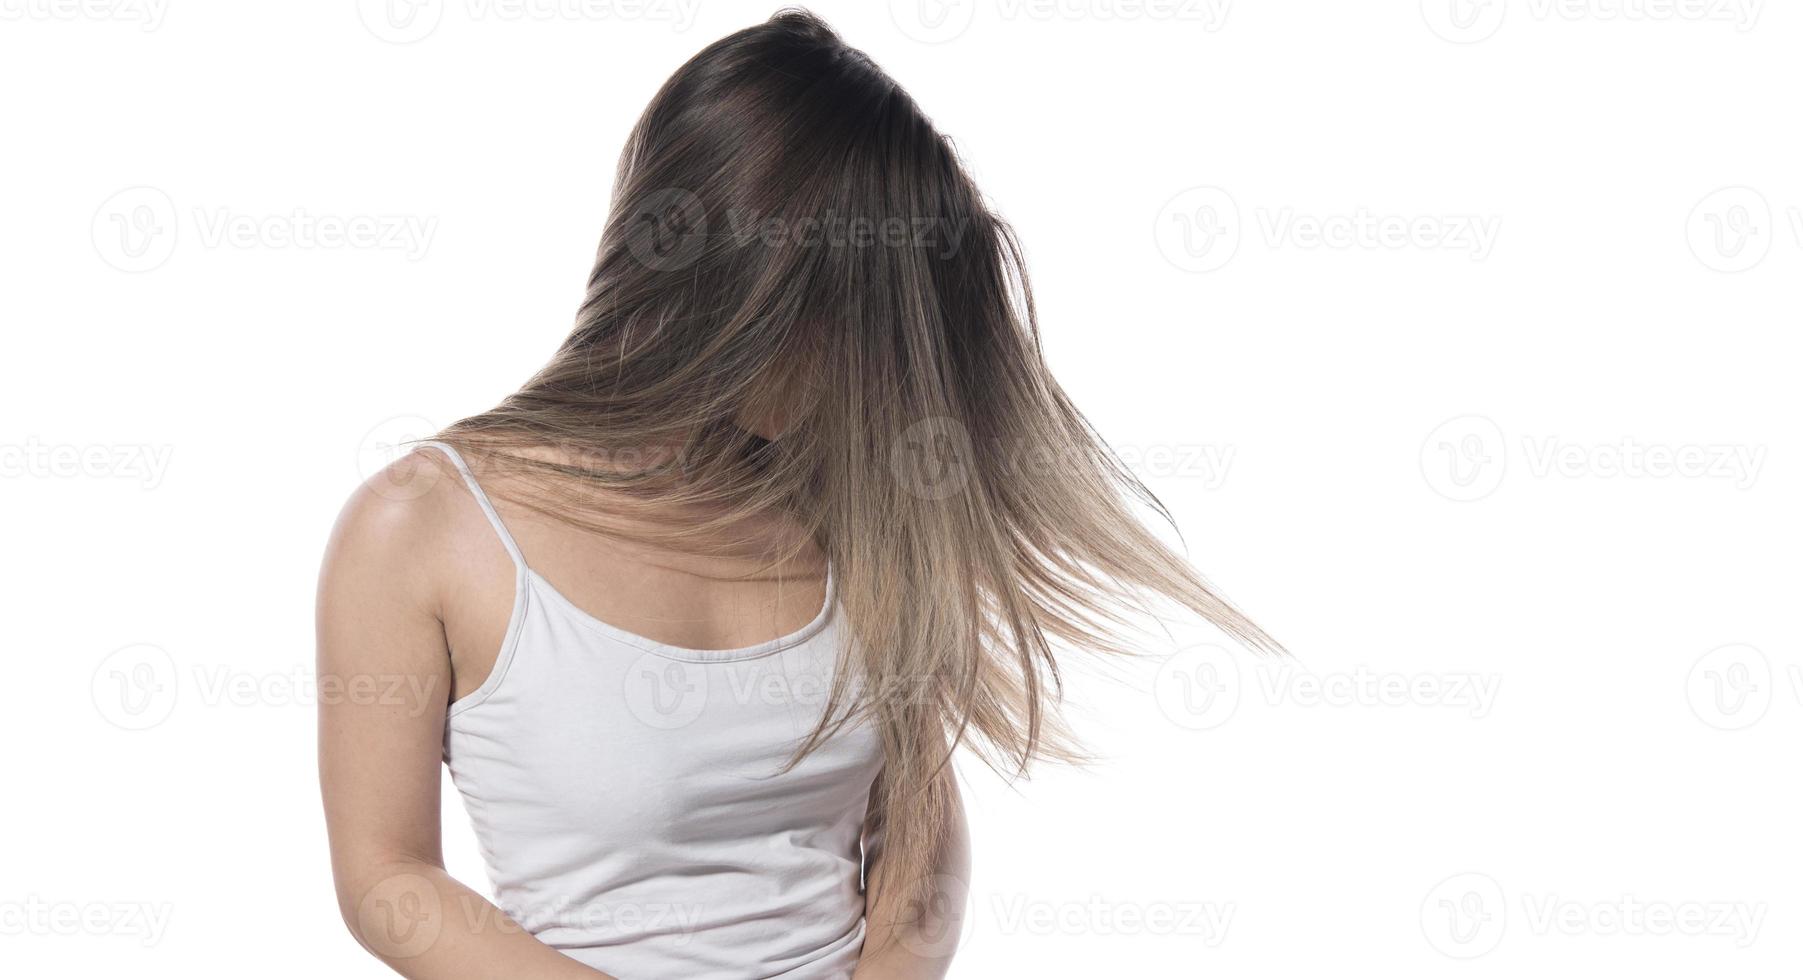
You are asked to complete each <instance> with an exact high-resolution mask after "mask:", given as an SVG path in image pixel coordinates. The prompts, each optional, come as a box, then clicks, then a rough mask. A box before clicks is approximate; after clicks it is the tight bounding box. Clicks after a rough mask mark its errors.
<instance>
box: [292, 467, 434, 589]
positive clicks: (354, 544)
mask: <svg viewBox="0 0 1803 980" xmlns="http://www.w3.org/2000/svg"><path fill="white" fill-rule="evenodd" d="M466 493H467V491H465V490H464V487H463V481H462V478H461V476H460V475H459V473H458V471H457V468H456V467H455V466H453V465H452V464H451V462H450V461H449V460H448V459H446V458H445V456H444V455H443V454H442V453H440V452H438V451H436V450H432V449H416V450H414V451H413V452H410V453H408V454H407V455H405V456H403V457H401V458H400V459H397V460H395V461H394V462H392V463H390V464H389V465H388V466H386V467H384V468H383V469H382V470H381V471H380V472H378V473H376V474H375V475H373V476H371V477H370V478H369V479H367V480H365V481H364V482H363V483H362V484H361V485H359V486H358V487H357V489H356V490H355V491H353V492H352V493H351V495H350V498H349V499H348V500H346V501H345V504H344V507H343V509H342V510H341V511H339V514H338V520H337V523H336V524H335V525H334V526H333V528H332V535H331V540H330V541H329V543H328V544H327V546H326V555H325V562H324V567H323V569H322V573H321V588H322V591H323V590H324V589H325V588H326V587H327V586H328V585H329V584H331V583H332V582H342V583H344V584H346V585H348V586H350V587H353V588H356V589H358V590H360V591H361V590H368V589H373V590H377V591H380V592H381V593H383V594H385V595H387V596H390V597H395V596H397V595H407V596H411V597H412V598H414V599H416V600H418V601H420V602H421V603H431V602H433V601H434V600H435V598H436V596H437V595H438V594H439V592H440V589H441V583H439V582H437V581H436V580H435V574H436V571H435V570H437V569H440V568H443V567H444V565H445V559H446V558H448V557H449V555H450V549H451V548H452V546H453V544H454V542H455V541H456V540H457V538H458V536H459V535H461V534H463V533H466V531H467V529H465V528H463V527H462V526H461V525H462V524H464V523H467V522H468V513H467V511H468V510H469V508H467V507H466V506H459V504H460V503H461V498H462V497H463V496H464V495H465V494H466Z"/></svg>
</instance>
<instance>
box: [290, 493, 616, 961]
mask: <svg viewBox="0 0 1803 980" xmlns="http://www.w3.org/2000/svg"><path fill="white" fill-rule="evenodd" d="M377 479H378V480H380V479H382V478H381V477H377ZM447 496H448V494H446V493H444V492H442V489H441V488H435V489H434V490H433V491H432V492H431V493H430V494H427V495H426V496H424V497H421V498H418V499H409V500H399V499H385V498H384V497H383V496H382V495H381V494H379V493H375V492H373V491H372V490H371V489H369V488H368V487H365V488H364V489H362V490H359V491H358V493H357V495H356V496H355V497H353V498H352V499H351V502H350V503H349V504H348V505H347V506H346V507H345V510H344V513H343V514H342V515H341V516H340V517H339V520H338V526H337V527H336V528H335V529H334V530H333V534H332V541H331V544H330V545H329V547H328V549H327V553H326V559H325V565H324V568H323V569H322V571H321V574H320V583H319V606H318V638H319V669H318V673H319V681H320V698H319V703H320V707H319V777H320V788H321V792H322V795H323V797H324V800H325V810H326V824H327V827H328V830H329V832H330V837H331V850H332V875H333V878H334V880H335V881H336V883H337V890H338V905H339V909H340V911H341V912H342V913H343V915H344V921H345V923H346V924H347V925H348V926H349V927H350V930H351V933H352V935H354V936H355V937H356V938H357V941H358V942H359V943H361V944H362V945H363V946H364V948H365V949H368V950H369V951H370V952H371V953H373V954H374V955H375V956H377V957H378V958H380V959H381V960H382V961H383V962H384V963H387V964H388V965H389V966H390V967H392V968H393V969H394V970H395V971H396V972H398V973H400V974H401V975H402V976H406V977H413V978H418V980H460V978H481V980H490V978H493V977H509V978H517V980H566V978H567V980H582V978H587V980H594V978H603V980H605V978H606V977H607V975H606V974H604V973H601V972H600V971H598V970H593V969H590V968H589V967H587V966H584V965H582V964H581V963H578V962H577V961H575V960H573V959H570V958H569V957H567V956H564V955H563V954H562V953H559V952H557V951H556V950H554V949H552V948H551V947H549V946H546V945H545V944H543V943H541V942H539V941H538V940H537V939H535V938H533V937H532V936H531V935H530V934H528V933H527V932H525V930H523V929H522V928H521V927H520V926H519V925H518V924H517V923H515V922H514V921H513V920H512V919H510V918H508V917H507V916H506V915H505V914H504V913H502V912H501V910H500V909H498V908H496V907H495V906H494V905H493V904H491V903H489V902H488V901H487V900H485V899H484V898H482V896H481V895H479V894H477V893H476V892H475V891H472V890H471V889H469V888H467V887H465V886H464V885H462V884H460V883H458V882H457V881H456V880H454V879H453V878H451V876H450V875H448V874H446V873H445V870H444V859H443V857H442V854H441V851H440V839H439V823H438V821H439V812H438V809H439V808H438V800H439V778H440V777H439V773H440V768H441V767H440V762H441V751H442V750H441V746H442V739H443V734H444V724H445V708H446V704H447V701H448V692H449V691H450V689H451V664H450V657H449V653H448V651H447V649H446V643H445V637H444V629H443V626H442V624H441V619H440V614H439V610H440V607H441V603H440V596H441V595H442V594H443V590H442V588H441V587H440V583H438V582H436V581H434V577H435V576H436V575H437V574H439V571H438V570H440V569H444V568H447V567H454V566H453V565H450V564H449V563H448V562H446V561H443V560H440V559H441V558H442V557H443V555H444V552H445V548H444V545H443V538H444V535H443V534H442V533H437V532H436V529H435V522H436V521H438V520H439V517H438V515H437V513H436V511H438V510H440V509H442V508H443V507H444V506H445V498H446V497H447ZM434 498H436V499H434Z"/></svg>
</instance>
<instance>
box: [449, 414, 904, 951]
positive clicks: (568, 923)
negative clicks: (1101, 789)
mask: <svg viewBox="0 0 1803 980" xmlns="http://www.w3.org/2000/svg"><path fill="white" fill-rule="evenodd" d="M425 445H428V446H431V447H433V448H436V449H438V450H439V451H440V452H443V453H444V454H445V455H446V456H447V457H449V458H450V460H451V462H452V463H454V464H456V466H457V469H458V471H459V472H461V473H462V474H463V478H464V481H465V482H466V483H467V484H468V485H469V490H470V493H471V494H472V495H473V496H474V497H475V499H476V502H477V503H478V504H479V505H481V507H482V511H483V513H484V514H486V515H487V516H488V519H489V522H490V523H491V524H493V525H494V529H495V533H496V534H498V535H499V536H500V539H501V543H502V544H503V545H504V546H506V548H507V553H508V554H509V555H511V556H512V557H513V562H514V566H515V568H516V570H517V573H518V574H517V576H516V578H515V584H514V603H513V614H512V617H511V618H510V620H509V621H508V626H507V633H506V638H505V639H504V640H503V641H502V645H501V651H500V656H499V657H498V658H497V660H496V661H495V665H494V669H493V671H492V672H491V673H490V674H489V676H488V678H487V679H486V680H485V681H484V682H483V684H482V686H481V687H479V688H477V689H476V690H475V691H473V692H471V693H470V694H468V695H466V696H465V697H462V698H460V699H458V700H457V701H456V702H455V703H453V704H452V705H451V706H450V709H449V716H448V718H447V720H446V723H445V744H444V754H445V762H446V764H447V765H448V767H449V768H450V772H451V778H452V781H453V782H454V783H455V784H456V786H457V789H458V791H459V793H461V794H462V796H463V801H464V805H465V806H466V808H467V809H468V810H469V815H470V821H471V823H472V824H473V825H474V827H475V832H476V837H477V840H478V842H479V843H480V845H481V849H482V854H483V858H484V861H485V862H486V864H487V868H488V874H489V878H490V881H491V883H492V884H493V886H494V894H495V897H496V904H498V905H499V906H500V907H501V908H502V909H503V910H504V911H506V912H507V913H508V914H509V915H511V916H512V917H513V918H514V919H515V920H516V921H518V922H519V923H520V925H521V926H523V927H524V928H525V929H526V930H527V931H529V932H531V933H532V934H533V935H534V936H536V937H538V939H539V940H541V941H542V942H544V943H546V944H548V945H550V946H552V947H554V948H556V949H558V950H560V951H562V952H563V953H565V954H566V955H568V956H570V957H572V958H574V959H576V960H578V961H580V962H582V963H585V964H587V965H589V966H591V967H594V968H595V969H598V970H601V971H602V972H605V973H608V974H611V975H613V976H616V977H621V978H624V980H644V978H649V977H682V978H684V980H716V978H717V980H746V978H751V977H785V978H795V980H801V978H809V980H812V978H847V977H850V976H851V972H852V969H853V968H854V967H855V966H856V964H857V959H858V953H859V951H860V949H861V948H862V945H863V939H864V899H863V895H862V893H861V892H860V890H859V879H860V870H861V865H862V860H861V850H860V846H859V833H860V830H861V828H862V826H863V823H864V816H865V805H866V801H867V799H868V796H869V792H870V787H871V782H872V780H873V779H874V778H875V776H876V773H877V770H878V768H879V767H880V765H881V755H882V749H881V744H880V742H879V741H878V740H877V737H876V735H875V733H874V732H873V731H872V730H871V729H870V728H869V727H868V726H867V725H856V726H850V725H848V726H846V727H845V728H844V729H842V730H841V731H840V732H839V733H838V734H836V735H835V736H834V737H833V738H831V739H829V740H827V741H826V743H824V744H823V745H822V746H821V747H820V748H819V749H817V750H816V751H815V752H814V753H812V754H811V755H809V756H808V757H807V758H806V759H804V760H802V762H801V763H800V764H799V765H798V766H796V767H795V768H793V769H791V770H789V771H787V772H779V770H780V769H781V768H782V765H783V763H785V762H786V761H787V760H788V759H789V757H790V754H791V753H792V752H793V751H794V750H795V748H796V747H797V746H798V745H799V744H800V740H801V739H803V738H804V737H805V736H806V735H807V734H808V733H809V732H810V731H812V730H813V727H814V725H815V724H816V723H817V722H818V721H819V719H820V717H821V713H822V710H823V708H824V704H825V694H826V691H827V689H828V686H829V685H830V682H831V679H832V676H833V667H834V657H835V653H836V651H837V647H838V642H839V635H838V634H839V631H838V629H837V628H836V627H837V624H836V623H835V616H834V608H835V605H836V604H835V602H834V598H833V597H834V592H833V576H832V570H831V569H830V568H829V569H828V571H827V601H826V603H825V605H824V607H823V608H822V609H821V611H820V614H819V615H818V616H817V617H815V619H814V621H813V622H811V623H809V624H808V625H807V626H805V627H803V628H802V629H801V630H799V631H797V632H795V633H792V634H790V635H788V636H785V637H781V638H779V639H776V640H772V641H770V642H767V643H760V644H758V645H756V646H750V647H744V648H741V649H737V650H689V649H685V648H681V647H675V646H671V645H669V644H665V643H657V642H654V641H652V640H649V639H646V638H645V637H642V636H637V635H635V634H632V633H629V632H627V631H625V630H622V629H619V628H616V627H614V626H610V625H608V624H607V623H604V622H601V621H600V620H598V619H596V618H594V617H593V616H590V615H589V614H587V613H585V612H583V611H582V610H581V609H579V608H577V607H576V605H575V604H574V603H572V602H571V601H570V600H568V599H566V598H565V597H564V596H563V595H562V594H560V593H559V592H558V591H557V590H556V589H555V588H553V587H552V586H551V584H550V583H549V582H546V581H545V580H544V579H543V578H541V577H539V575H538V574H537V573H536V572H534V571H532V569H530V568H528V567H527V565H526V562H525V559H524V558H523V557H522V556H521V553H520V549H519V546H518V545H516V544H515V543H514V541H513V537H512V535H510V534H508V533H507V528H506V526H505V525H504V524H502V522H501V519H500V516H499V515H498V514H497V513H496V512H495V508H494V505H493V504H492V503H490V501H489V499H488V497H487V495H486V494H484V493H483V492H482V488H481V486H480V485H478V484H477V482H476V480H475V477H474V476H473V475H472V474H471V473H470V470H469V467H468V466H467V465H466V464H465V463H464V461H463V459H462V457H461V456H459V455H458V454H457V451H456V450H455V449H453V448H451V447H450V446H448V445H445V444H443V443H437V442H433V443H426V444H425ZM854 690H855V689H854Z"/></svg>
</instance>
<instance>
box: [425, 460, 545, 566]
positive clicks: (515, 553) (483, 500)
mask: <svg viewBox="0 0 1803 980" xmlns="http://www.w3.org/2000/svg"><path fill="white" fill-rule="evenodd" d="M419 445H420V446H421V447H422V448H425V447H431V448H433V449H436V450H438V451H439V452H441V453H444V454H445V458H446V459H449V460H450V461H451V463H452V464H453V465H455V466H456V467H457V472H459V473H461V474H463V482H464V483H465V484H466V485H467V486H468V487H469V488H470V496H472V497H475V498H476V503H477V505H479V506H480V507H481V508H482V513H484V514H486V515H488V523H490V524H492V525H494V529H495V536H496V537H499V538H500V539H501V545H502V546H503V547H505V548H506V549H507V553H508V554H509V555H511V556H512V557H513V565H514V567H515V568H518V569H520V570H521V571H524V570H525V568H526V556H525V555H523V554H521V553H520V546H519V545H517V544H515V543H514V541H513V535H511V534H509V533H507V525H506V524H503V523H502V522H501V515H500V514H499V513H496V511H495V505H494V504H493V503H492V502H490V501H489V499H488V494H486V493H483V492H482V484H480V483H477V482H476V476H475V474H473V473H471V472H470V467H469V464H468V463H465V462H464V461H463V454H461V453H459V452H458V451H457V449H456V447H454V446H451V445H449V444H447V443H442V442H422V443H420V444H419Z"/></svg>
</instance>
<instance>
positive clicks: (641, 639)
mask: <svg viewBox="0 0 1803 980" xmlns="http://www.w3.org/2000/svg"><path fill="white" fill-rule="evenodd" d="M418 445H419V446H420V448H427V447H430V448H433V449H437V450H438V451H439V452H441V453H443V454H444V455H445V458H447V459H449V460H450V461H451V463H452V464H453V465H454V466H456V467H457V472H458V473H459V474H461V475H462V477H463V482H464V484H465V485H466V486H467V487H468V488H469V491H470V494H471V496H473V497H475V498H476V503H477V505H479V506H480V507H481V508H482V512H483V514H484V515H485V516H486V517H487V518H488V523H489V524H490V526H492V527H493V528H494V531H495V535H496V536H497V537H499V538H500V540H501V544H502V546H503V547H505V548H506V549H507V554H508V556H509V557H511V558H512V559H513V564H514V568H515V570H516V572H517V573H518V580H519V581H518V584H517V585H516V586H515V587H516V588H518V589H522V590H524V589H531V590H532V592H533V594H536V595H539V596H540V597H542V598H543V599H545V600H546V601H547V604H549V605H551V606H553V607H556V608H558V609H561V610H562V611H563V613H564V614H565V615H566V616H567V617H568V618H569V619H570V620H571V621H572V622H574V623H576V624H577V625H579V626H582V627H584V628H586V629H588V630H589V631H590V632H593V633H597V634H599V635H601V636H604V637H606V638H608V639H611V640H614V641H616V642H619V643H624V644H626V645H627V646H630V647H633V648H635V649H638V650H643V651H645V652H647V653H653V654H656V655H658V656H660V657H664V658H666V659H669V660H678V661H683V662H686V663H730V662H733V661H741V660H756V659H758V658H761V657H768V656H771V655H773V654H776V653H780V652H782V651H784V650H788V649H791V648H793V647H796V646H800V645H801V644H803V643H806V642H807V641H808V640H811V639H813V638H814V636H815V635H817V634H818V633H819V632H820V631H821V630H823V629H825V628H826V626H827V624H828V623H829V622H831V621H832V618H833V610H834V607H835V606H837V605H838V603H837V601H836V600H837V598H838V593H837V591H836V586H835V582H834V578H833V563H832V559H830V558H829V559H827V562H826V598H825V599H824V601H822V603H821V605H820V611H819V612H817V613H815V614H814V618H813V619H812V620H811V621H810V622H809V623H808V624H807V625H805V626H803V627H801V628H800V629H798V630H795V631H793V632H790V633H787V634H785V635H783V636H779V637H776V638H775V639H770V640H765V641H763V642H761V643H754V644H751V645H749V646H742V647H733V648H730V649H711V650H710V649H696V648H692V647H684V646H678V645H676V644H673V643H664V642H661V641H659V640H654V639H652V638H650V637H648V636H643V635H640V634H638V633H634V632H632V631H631V630H628V629H624V628H622V627H619V626H615V625H614V624H612V623H609V622H607V621H606V620H603V619H601V618H600V617H598V616H596V615H594V614H593V613H591V612H589V611H588V610H586V609H583V608H582V607H581V606H579V605H577V604H576V602H575V601H574V600H572V599H571V598H570V597H568V596H566V595H564V594H563V592H562V591H561V590H559V589H558V588H557V586H555V585H553V584H551V581H550V580H549V579H547V578H545V577H544V576H543V575H540V574H539V573H538V571H537V570H536V569H534V568H532V567H531V566H529V565H528V564H527V563H526V556H525V554H524V553H522V552H521V551H520V547H519V545H518V544H517V543H516V542H515V541H514V539H513V535H512V534H511V533H510V532H509V531H508V530H507V525H506V524H505V523H504V522H503V521H502V520H501V515H500V513H499V512H498V511H496V510H495V506H494V503H493V502H492V501H490V500H489V498H488V494H487V493H486V492H484V491H483V489H482V485H481V484H480V483H478V482H477V481H476V477H475V474H474V473H472V472H471V471H470V468H469V464H467V463H466V462H464V459H463V455H462V454H461V453H459V452H458V451H457V449H456V447H454V446H452V445H450V444H448V443H443V442H438V441H436V440H433V441H426V442H421V443H419V444H418ZM515 606H516V609H515V617H516V618H517V616H518V614H519V611H520V610H519V604H518V603H517V602H516V604H515ZM513 625H514V624H511V623H510V624H509V632H511V631H512V626H513Z"/></svg>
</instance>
